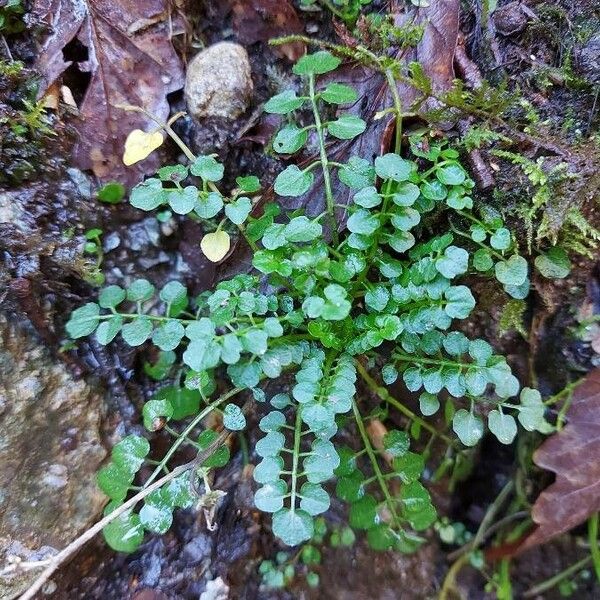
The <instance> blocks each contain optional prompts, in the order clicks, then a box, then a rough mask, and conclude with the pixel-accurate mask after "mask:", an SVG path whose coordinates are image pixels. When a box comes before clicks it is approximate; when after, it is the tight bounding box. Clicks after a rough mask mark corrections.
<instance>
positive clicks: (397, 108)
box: [385, 69, 402, 154]
mask: <svg viewBox="0 0 600 600" xmlns="http://www.w3.org/2000/svg"><path fill="white" fill-rule="evenodd" d="M385 78H386V80H387V84H388V87H389V89H390V92H391V94H392V99H393V101H394V113H395V114H396V136H395V143H394V152H395V153H396V154H400V150H401V149H402V100H401V99H400V94H399V93H398V87H397V85H396V79H395V78H394V74H393V73H392V71H391V69H386V70H385Z"/></svg>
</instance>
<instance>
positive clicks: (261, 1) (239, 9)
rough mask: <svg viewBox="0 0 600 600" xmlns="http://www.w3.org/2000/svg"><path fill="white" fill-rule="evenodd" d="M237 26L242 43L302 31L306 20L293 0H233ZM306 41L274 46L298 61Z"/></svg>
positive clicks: (278, 51) (281, 53)
mask: <svg viewBox="0 0 600 600" xmlns="http://www.w3.org/2000/svg"><path fill="white" fill-rule="evenodd" d="M232 11H233V30H234V32H235V35H236V37H237V39H238V41H239V42H240V43H242V44H246V45H249V44H255V43H256V42H268V41H269V40H270V39H271V38H274V37H278V36H283V35H291V34H296V33H302V21H301V20H300V18H299V17H298V14H297V13H296V9H295V8H294V6H293V5H292V3H291V2H290V1H289V0H233V2H232ZM305 50H306V48H305V45H304V44H303V43H302V42H292V43H289V44H283V45H281V46H277V47H275V48H274V51H275V52H276V53H277V54H279V55H280V56H285V57H286V58H287V59H288V60H290V61H297V60H298V59H299V58H300V57H301V56H302V55H303V54H304V52H305Z"/></svg>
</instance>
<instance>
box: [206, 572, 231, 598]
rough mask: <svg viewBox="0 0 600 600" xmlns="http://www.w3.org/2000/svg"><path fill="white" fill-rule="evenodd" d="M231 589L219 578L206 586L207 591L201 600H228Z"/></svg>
mask: <svg viewBox="0 0 600 600" xmlns="http://www.w3.org/2000/svg"><path fill="white" fill-rule="evenodd" d="M227 598H229V587H228V586H227V585H226V584H225V582H224V581H223V580H222V579H221V578H220V577H217V578H216V579H213V580H212V581H209V582H208V583H207V584H206V590H205V591H204V592H202V593H201V594H200V600H227Z"/></svg>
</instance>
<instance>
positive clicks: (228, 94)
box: [185, 42, 254, 119]
mask: <svg viewBox="0 0 600 600" xmlns="http://www.w3.org/2000/svg"><path fill="white" fill-rule="evenodd" d="M253 89H254V85H253V83H252V74H251V70H250V61H249V60H248V53H247V52H246V50H245V49H244V47H243V46H240V45H239V44H234V43H233V42H219V43H218V44H214V45H213V46H209V47H208V48H206V49H205V50H203V51H202V52H200V53H199V54H197V55H196V56H195V57H194V59H193V60H192V61H191V62H190V64H189V65H188V69H187V74H186V81H185V101H186V104H187V108H188V111H189V113H190V114H191V115H192V116H193V117H194V118H195V119H203V118H206V117H223V118H226V119H236V118H237V117H239V116H240V115H241V114H242V113H243V112H244V111H245V110H246V109H247V108H248V105H249V102H250V99H251V97H252V92H253Z"/></svg>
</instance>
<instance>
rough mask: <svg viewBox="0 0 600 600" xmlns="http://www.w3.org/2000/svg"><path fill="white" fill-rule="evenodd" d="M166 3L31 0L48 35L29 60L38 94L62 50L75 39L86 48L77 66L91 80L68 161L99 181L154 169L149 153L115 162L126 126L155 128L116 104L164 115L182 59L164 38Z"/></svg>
mask: <svg viewBox="0 0 600 600" xmlns="http://www.w3.org/2000/svg"><path fill="white" fill-rule="evenodd" d="M167 7H168V2H167V0H144V1H143V2H140V1H137V0H36V2H35V4H34V10H33V14H34V15H35V17H36V18H37V20H39V21H41V22H43V23H45V24H46V25H47V26H48V28H49V34H48V36H47V38H46V39H45V41H44V43H43V45H42V48H41V49H40V54H39V57H38V60H37V63H36V68H37V69H38V70H39V71H40V73H41V74H42V76H43V78H44V83H43V86H42V90H41V91H42V92H43V91H44V90H45V89H47V88H48V87H49V86H51V85H52V84H53V83H54V82H56V81H57V80H58V79H59V78H60V77H61V75H62V74H63V73H64V72H65V71H66V69H67V68H68V67H69V66H70V64H71V63H70V62H68V61H65V58H64V56H63V50H64V48H65V46H67V45H68V44H69V43H70V42H72V41H73V40H74V39H77V40H78V41H79V42H80V43H81V44H83V46H85V48H86V49H87V53H88V59H87V60H86V61H82V62H80V63H78V67H79V70H80V71H82V72H88V73H90V75H91V79H90V82H89V85H88V87H87V90H86V92H85V96H84V98H83V101H82V103H81V106H80V107H79V113H80V115H79V122H78V125H77V129H78V132H79V141H78V143H77V145H76V146H75V148H74V162H75V164H76V165H77V166H78V167H80V168H82V169H91V170H93V171H94V173H95V174H96V175H97V176H98V177H99V178H101V179H108V178H110V179H118V180H120V181H125V182H128V183H134V182H136V181H138V180H139V179H140V177H141V175H142V174H144V173H147V172H150V171H152V170H154V169H155V168H156V166H157V164H158V163H157V160H158V159H157V157H156V156H151V157H150V158H148V159H146V160H145V161H143V162H141V163H138V164H137V165H135V166H134V167H128V168H127V167H125V166H124V165H123V163H122V161H121V157H122V154H123V145H124V141H125V138H126V137H127V134H128V133H129V132H130V131H131V130H132V129H136V128H139V129H144V130H149V129H151V128H153V127H155V125H154V124H153V123H152V122H151V121H149V120H148V119H147V118H146V117H144V116H143V115H140V114H138V113H131V112H125V111H123V110H122V109H118V108H116V107H115V105H117V104H133V105H136V106H142V107H144V108H145V109H146V110H148V111H149V112H150V113H152V114H154V115H156V116H157V117H159V118H161V119H166V118H167V116H168V114H169V105H168V102H167V98H166V97H167V94H169V93H170V92H173V91H175V90H177V89H179V88H181V87H182V85H183V70H182V67H181V63H180V60H179V58H178V57H177V54H176V53H175V50H174V49H173V46H172V45H171V40H170V38H169V13H168V8H167Z"/></svg>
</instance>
